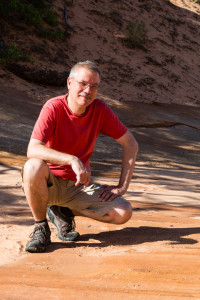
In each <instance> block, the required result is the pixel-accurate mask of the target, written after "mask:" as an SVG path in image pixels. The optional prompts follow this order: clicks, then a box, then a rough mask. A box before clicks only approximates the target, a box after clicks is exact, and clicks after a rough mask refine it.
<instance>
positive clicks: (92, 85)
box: [72, 78, 99, 91]
mask: <svg viewBox="0 0 200 300" xmlns="http://www.w3.org/2000/svg"><path fill="white" fill-rule="evenodd" d="M72 79H74V80H75V81H76V82H77V83H78V84H79V85H80V87H82V88H83V89H84V90H85V89H87V87H90V88H91V90H93V91H95V90H97V89H98V87H99V85H98V84H89V83H88V84H87V83H86V82H84V81H78V80H76V79H75V78H72Z"/></svg>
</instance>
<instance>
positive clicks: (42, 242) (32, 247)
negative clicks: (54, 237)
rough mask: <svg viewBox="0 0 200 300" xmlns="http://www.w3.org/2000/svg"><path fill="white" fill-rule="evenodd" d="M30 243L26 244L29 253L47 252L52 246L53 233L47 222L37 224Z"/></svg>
mask: <svg viewBox="0 0 200 300" xmlns="http://www.w3.org/2000/svg"><path fill="white" fill-rule="evenodd" d="M30 237H31V238H32V239H31V240H30V242H28V243H27V244H26V248H25V250H26V251H28V252H45V250H46V246H48V245H50V244H51V238H50V237H51V231H50V229H49V225H48V223H47V222H42V223H36V224H35V228H34V231H33V233H31V235H30Z"/></svg>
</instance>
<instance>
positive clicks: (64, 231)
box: [48, 205, 80, 241]
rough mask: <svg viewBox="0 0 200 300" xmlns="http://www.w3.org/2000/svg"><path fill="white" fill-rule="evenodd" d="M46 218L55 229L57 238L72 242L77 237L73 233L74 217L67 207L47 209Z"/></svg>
mask: <svg viewBox="0 0 200 300" xmlns="http://www.w3.org/2000/svg"><path fill="white" fill-rule="evenodd" d="M48 216H49V219H50V220H51V222H52V223H53V224H54V225H55V226H56V227H57V230H58V237H59V239H60V240H62V241H74V240H76V239H77V238H78V237H79V235H80V234H79V233H78V232H77V231H75V227H76V224H75V221H74V215H73V213H72V211H71V209H69V208H68V207H61V206H57V205H52V206H49V207H48Z"/></svg>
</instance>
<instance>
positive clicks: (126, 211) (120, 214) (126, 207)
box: [112, 202, 132, 224]
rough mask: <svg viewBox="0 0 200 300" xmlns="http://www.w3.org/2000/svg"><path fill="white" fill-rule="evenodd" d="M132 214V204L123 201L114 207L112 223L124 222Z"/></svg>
mask: <svg viewBox="0 0 200 300" xmlns="http://www.w3.org/2000/svg"><path fill="white" fill-rule="evenodd" d="M131 216H132V206H131V205H130V203H129V202H125V203H122V204H120V205H119V206H118V207H116V208H115V209H114V211H113V221H112V223H114V224H124V223H126V222H127V221H128V220H130V218H131Z"/></svg>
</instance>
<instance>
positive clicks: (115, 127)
mask: <svg viewBox="0 0 200 300" xmlns="http://www.w3.org/2000/svg"><path fill="white" fill-rule="evenodd" d="M126 131H127V127H126V126H125V125H124V124H123V123H122V122H121V121H120V120H119V119H118V117H117V116H116V115H115V113H114V112H113V111H112V110H111V108H109V107H108V105H107V104H105V108H104V121H103V126H102V129H101V133H102V134H105V135H107V136H110V137H112V138H113V139H119V138H120V137H121V136H122V135H124V134H125V133H126Z"/></svg>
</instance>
